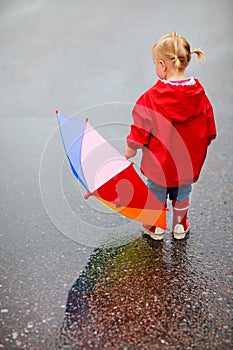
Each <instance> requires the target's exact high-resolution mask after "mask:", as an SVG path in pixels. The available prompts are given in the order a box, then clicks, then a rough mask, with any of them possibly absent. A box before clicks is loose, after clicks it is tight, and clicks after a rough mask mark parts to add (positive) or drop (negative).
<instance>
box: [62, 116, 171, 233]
mask: <svg viewBox="0 0 233 350" xmlns="http://www.w3.org/2000/svg"><path fill="white" fill-rule="evenodd" d="M56 114H57V120H58V124H59V128H60V132H61V136H62V140H63V145H64V148H65V151H66V155H67V158H68V160H69V162H70V166H71V169H72V171H73V174H74V175H75V177H76V178H77V179H78V180H79V181H80V182H81V184H82V185H83V186H84V187H85V189H86V190H87V193H86V195H85V196H84V198H86V199H87V198H88V197H89V196H91V195H92V196H94V197H95V198H97V199H98V200H99V201H101V202H102V203H103V204H104V205H106V206H107V207H109V208H111V209H113V210H115V211H117V212H118V213H120V214H121V215H123V216H126V217H128V218H131V219H134V220H138V221H141V222H143V223H144V224H148V225H153V226H159V227H161V228H164V229H166V211H165V210H164V207H163V203H160V202H159V201H158V200H157V198H156V197H155V196H154V195H153V194H152V192H151V191H150V190H149V189H148V187H147V186H146V185H145V183H144V182H143V180H142V179H141V177H140V176H139V175H138V174H137V172H136V171H135V169H134V167H133V163H131V162H129V161H128V160H126V159H125V158H124V157H123V156H122V155H121V154H120V153H119V152H118V151H117V150H116V149H115V148H114V147H113V146H112V145H111V144H110V143H109V142H108V141H107V140H106V139H104V138H103V137H102V136H101V135H100V134H99V133H98V132H97V131H96V130H95V129H94V128H93V127H92V126H91V125H90V123H89V122H88V120H87V119H86V120H80V119H75V118H68V117H65V116H62V115H61V114H60V113H59V112H58V111H56Z"/></svg>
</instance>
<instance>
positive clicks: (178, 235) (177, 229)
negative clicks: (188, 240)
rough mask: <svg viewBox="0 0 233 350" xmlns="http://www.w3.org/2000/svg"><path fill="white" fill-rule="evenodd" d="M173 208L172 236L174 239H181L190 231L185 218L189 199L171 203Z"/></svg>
mask: <svg viewBox="0 0 233 350" xmlns="http://www.w3.org/2000/svg"><path fill="white" fill-rule="evenodd" d="M172 206H173V236H174V238H175V239H183V238H185V236H186V233H188V231H189V229H190V223H189V221H188V218H187V214H188V209H189V198H187V199H185V200H184V201H182V202H178V201H172Z"/></svg>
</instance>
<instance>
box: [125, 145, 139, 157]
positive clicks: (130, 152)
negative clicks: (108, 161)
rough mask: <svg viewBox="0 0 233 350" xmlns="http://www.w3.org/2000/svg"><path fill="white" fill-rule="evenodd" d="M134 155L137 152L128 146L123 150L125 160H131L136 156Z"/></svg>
mask: <svg viewBox="0 0 233 350" xmlns="http://www.w3.org/2000/svg"><path fill="white" fill-rule="evenodd" d="M136 154H137V150H135V149H132V148H130V147H128V146H127V147H126V148H125V158H126V159H129V158H132V157H134V156H136Z"/></svg>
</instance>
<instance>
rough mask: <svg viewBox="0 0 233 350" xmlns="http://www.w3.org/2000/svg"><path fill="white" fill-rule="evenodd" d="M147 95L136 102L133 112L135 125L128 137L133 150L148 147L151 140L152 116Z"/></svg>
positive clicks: (128, 142)
mask: <svg viewBox="0 0 233 350" xmlns="http://www.w3.org/2000/svg"><path fill="white" fill-rule="evenodd" d="M147 105H148V101H147V97H146V93H145V94H144V95H142V96H141V97H140V98H139V99H138V101H137V102H136V104H135V106H134V108H133V111H132V117H133V124H132V125H131V128H130V133H129V135H128V136H127V145H128V146H129V147H130V148H131V149H135V150H137V149H138V148H142V147H144V146H146V145H147V144H148V142H149V139H150V130H151V122H150V119H151V116H150V113H149V108H148V106H147Z"/></svg>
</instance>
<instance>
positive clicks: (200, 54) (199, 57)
mask: <svg viewBox="0 0 233 350" xmlns="http://www.w3.org/2000/svg"><path fill="white" fill-rule="evenodd" d="M194 53H195V54H196V55H197V57H196V59H195V61H197V62H200V61H202V60H203V59H204V58H205V54H204V52H203V51H202V50H200V49H196V50H193V51H191V52H190V55H193V54H194Z"/></svg>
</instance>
